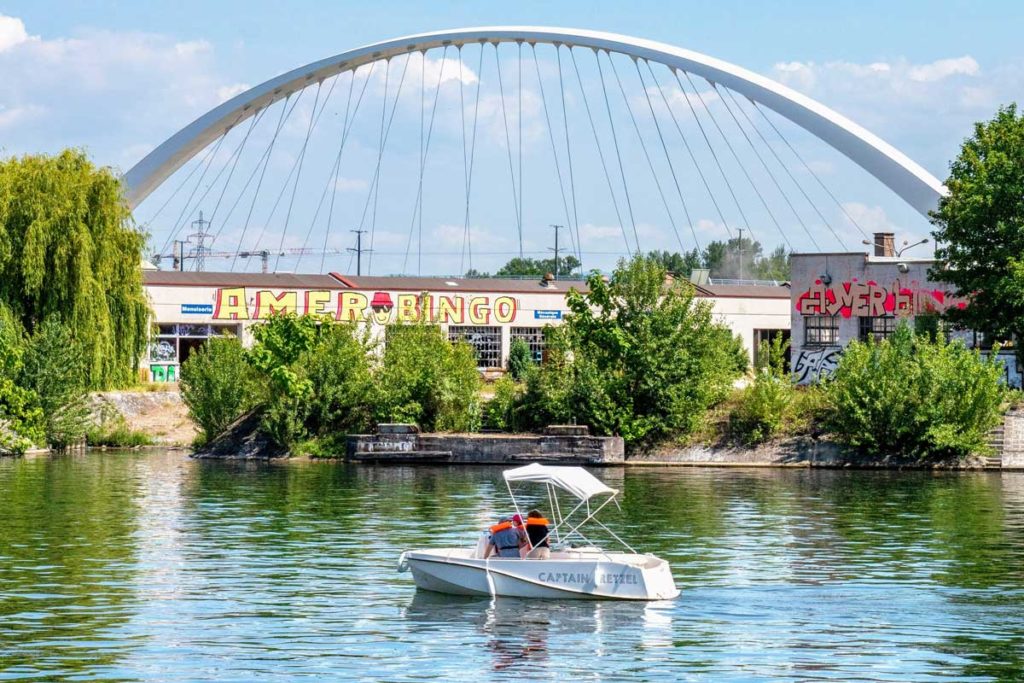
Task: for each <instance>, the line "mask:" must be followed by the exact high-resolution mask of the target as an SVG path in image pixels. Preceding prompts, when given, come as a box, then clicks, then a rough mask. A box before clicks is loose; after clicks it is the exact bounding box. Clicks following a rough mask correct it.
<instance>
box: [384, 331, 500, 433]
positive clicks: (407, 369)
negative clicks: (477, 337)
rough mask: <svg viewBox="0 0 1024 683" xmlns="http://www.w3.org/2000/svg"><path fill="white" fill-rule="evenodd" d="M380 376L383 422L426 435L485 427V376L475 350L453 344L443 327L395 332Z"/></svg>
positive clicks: (463, 345) (385, 348)
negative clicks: (417, 428)
mask: <svg viewBox="0 0 1024 683" xmlns="http://www.w3.org/2000/svg"><path fill="white" fill-rule="evenodd" d="M377 376H378V377H377V379H378V383H377V386H378V388H379V390H380V393H379V396H380V399H379V401H378V403H377V419H378V421H381V422H413V423H416V424H418V425H419V426H420V428H421V429H423V430H424V431H473V430H474V429H477V428H479V424H480V399H479V389H480V374H479V372H477V369H476V357H475V355H474V353H473V348H472V347H471V346H469V345H468V344H466V343H465V342H458V343H454V344H453V343H452V342H450V341H448V339H447V338H446V337H445V336H444V334H443V333H442V332H441V328H440V327H437V326H436V325H428V324H426V323H413V324H407V325H392V326H391V327H389V328H388V329H387V342H386V344H385V347H384V354H383V359H382V367H381V368H380V370H379V372H378V373H377Z"/></svg>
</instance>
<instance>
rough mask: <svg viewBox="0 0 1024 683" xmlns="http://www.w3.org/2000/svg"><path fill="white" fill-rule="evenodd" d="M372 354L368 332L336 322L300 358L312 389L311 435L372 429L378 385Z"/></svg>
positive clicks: (309, 421)
mask: <svg viewBox="0 0 1024 683" xmlns="http://www.w3.org/2000/svg"><path fill="white" fill-rule="evenodd" d="M371 352H372V345H371V343H370V340H369V337H368V333H367V332H361V331H360V330H359V328H358V327H357V326H356V325H355V324H353V323H333V324H329V325H327V326H326V327H325V328H323V330H322V331H321V333H320V336H319V339H318V340H317V343H316V345H315V346H313V347H312V348H311V349H310V350H309V351H307V352H306V353H305V354H304V355H303V356H302V357H301V358H300V361H299V366H300V368H301V371H300V374H302V375H303V376H304V378H305V379H308V380H309V382H310V384H311V387H312V389H313V391H312V394H311V397H310V399H309V401H310V405H309V410H308V413H309V417H308V427H309V431H310V433H311V434H314V435H321V436H333V435H343V434H353V433H358V432H365V431H367V430H368V429H369V428H370V427H371V426H372V423H373V405H374V403H375V402H376V385H375V384H374V380H373V375H372V374H371V367H370V358H371Z"/></svg>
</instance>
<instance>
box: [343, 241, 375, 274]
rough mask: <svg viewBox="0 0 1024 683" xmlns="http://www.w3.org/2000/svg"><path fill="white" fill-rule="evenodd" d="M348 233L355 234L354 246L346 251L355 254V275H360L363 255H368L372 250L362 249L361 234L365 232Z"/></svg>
mask: <svg viewBox="0 0 1024 683" xmlns="http://www.w3.org/2000/svg"><path fill="white" fill-rule="evenodd" d="M349 232H354V233H355V234H356V246H355V248H354V249H353V248H352V247H349V248H348V250H349V251H354V252H355V253H356V275H362V274H363V254H364V253H369V252H371V251H373V249H363V233H364V232H366V231H365V230H349Z"/></svg>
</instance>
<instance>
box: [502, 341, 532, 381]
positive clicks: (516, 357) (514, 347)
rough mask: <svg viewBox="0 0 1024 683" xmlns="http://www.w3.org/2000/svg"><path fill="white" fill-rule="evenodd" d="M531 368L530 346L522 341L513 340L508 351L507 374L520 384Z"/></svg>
mask: <svg viewBox="0 0 1024 683" xmlns="http://www.w3.org/2000/svg"><path fill="white" fill-rule="evenodd" d="M532 366H533V356H532V354H531V353H530V345H529V344H527V343H526V341H525V340H524V339H519V338H516V339H513V340H512V344H511V345H510V346H509V349H508V374H510V375H512V379H514V380H516V381H517V382H522V381H523V380H524V379H526V373H528V372H529V371H530V368H531V367H532Z"/></svg>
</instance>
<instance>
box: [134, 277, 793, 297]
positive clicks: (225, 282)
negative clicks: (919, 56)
mask: <svg viewBox="0 0 1024 683" xmlns="http://www.w3.org/2000/svg"><path fill="white" fill-rule="evenodd" d="M142 276H143V281H144V282H145V284H146V285H149V286H158V287H159V286H164V287H260V288H266V289H357V290H361V291H367V290H369V291H373V290H386V291H392V292H394V291H399V292H402V291H406V292H423V291H430V292H432V293H439V292H444V291H449V292H500V293H509V294H557V295H562V296H564V295H565V293H566V292H568V291H569V290H570V289H575V290H577V291H580V292H585V291H587V284H586V282H583V281H581V280H555V281H553V282H549V283H547V285H546V286H545V285H544V284H541V280H540V279H539V278H529V279H526V280H516V279H511V278H445V277H406V276H393V277H392V276H378V275H341V274H340V273H331V274H330V275H317V274H306V275H303V274H299V273H215V272H201V273H197V272H179V271H176V270H146V271H143V273H142ZM695 287H696V289H697V296H704V297H720V298H750V299H788V298H789V294H790V291H789V286H788V285H780V286H775V287H773V286H765V285H713V284H704V285H695Z"/></svg>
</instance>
